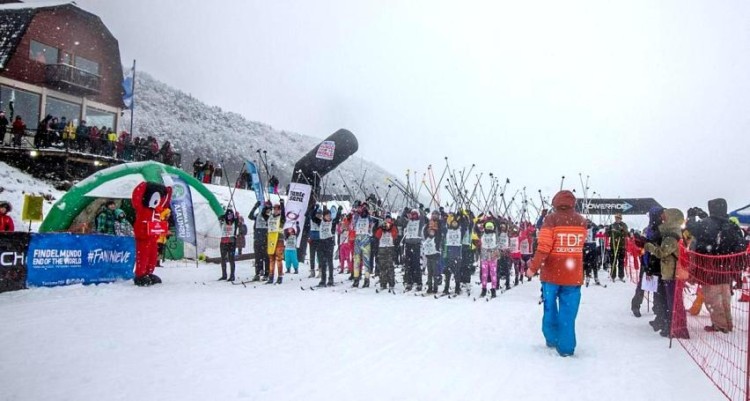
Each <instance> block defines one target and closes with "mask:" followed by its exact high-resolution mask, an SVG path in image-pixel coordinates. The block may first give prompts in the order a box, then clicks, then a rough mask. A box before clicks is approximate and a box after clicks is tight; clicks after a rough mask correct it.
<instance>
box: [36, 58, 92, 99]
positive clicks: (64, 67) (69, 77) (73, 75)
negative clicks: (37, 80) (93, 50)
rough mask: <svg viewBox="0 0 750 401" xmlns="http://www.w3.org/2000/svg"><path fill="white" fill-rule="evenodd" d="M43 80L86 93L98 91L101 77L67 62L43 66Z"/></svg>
mask: <svg viewBox="0 0 750 401" xmlns="http://www.w3.org/2000/svg"><path fill="white" fill-rule="evenodd" d="M44 78H45V82H47V83H50V84H56V85H62V86H66V87H68V88H69V89H74V90H75V89H78V90H80V91H84V92H88V93H99V88H100V86H101V77H99V76H98V75H96V74H92V73H90V72H88V71H84V70H82V69H80V68H76V67H75V66H72V65H68V64H48V65H46V66H45V76H44Z"/></svg>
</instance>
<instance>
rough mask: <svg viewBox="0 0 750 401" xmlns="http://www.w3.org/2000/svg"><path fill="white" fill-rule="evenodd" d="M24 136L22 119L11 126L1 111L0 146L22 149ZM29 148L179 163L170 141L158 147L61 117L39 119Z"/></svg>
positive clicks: (145, 140) (148, 139) (155, 143)
mask: <svg viewBox="0 0 750 401" xmlns="http://www.w3.org/2000/svg"><path fill="white" fill-rule="evenodd" d="M9 126H10V131H8V127H9ZM6 134H8V135H6ZM6 136H7V137H8V138H6ZM24 136H32V135H29V134H27V127H26V124H25V122H24V121H23V118H22V117H21V116H15V119H14V121H13V124H10V121H9V120H8V119H7V117H6V116H5V114H4V113H3V112H2V111H0V139H1V140H2V145H3V146H13V147H24V145H23V137H24ZM30 145H31V146H33V147H34V148H37V149H44V148H57V149H66V150H74V151H79V152H84V153H90V154H94V155H100V156H107V157H115V158H118V159H121V160H126V161H145V160H154V161H158V162H161V163H164V164H168V165H176V164H177V163H179V158H178V157H176V154H175V151H174V149H173V148H172V144H171V142H170V141H165V142H164V143H163V144H162V145H161V146H159V142H158V141H157V139H156V138H154V137H152V136H147V137H145V138H143V137H133V136H132V135H131V134H130V133H128V132H127V131H122V132H120V133H119V134H118V133H117V132H115V130H114V129H113V128H111V127H106V126H101V127H97V126H88V125H87V124H86V120H81V121H80V122H79V123H78V124H77V125H76V124H75V123H74V121H72V120H68V119H67V118H66V117H64V116H63V117H60V118H57V117H54V116H52V115H47V116H46V117H45V118H44V119H43V120H41V121H40V122H39V124H38V125H37V129H36V131H35V132H34V133H33V142H31V143H30Z"/></svg>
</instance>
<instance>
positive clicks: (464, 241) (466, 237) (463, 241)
mask: <svg viewBox="0 0 750 401" xmlns="http://www.w3.org/2000/svg"><path fill="white" fill-rule="evenodd" d="M461 245H471V232H467V233H466V235H464V237H463V238H461Z"/></svg>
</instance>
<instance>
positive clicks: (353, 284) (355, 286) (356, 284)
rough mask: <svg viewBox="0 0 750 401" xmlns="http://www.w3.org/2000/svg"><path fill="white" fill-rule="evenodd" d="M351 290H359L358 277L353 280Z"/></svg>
mask: <svg viewBox="0 0 750 401" xmlns="http://www.w3.org/2000/svg"><path fill="white" fill-rule="evenodd" d="M353 280H354V281H353V282H352V288H359V277H357V278H355V279H353Z"/></svg>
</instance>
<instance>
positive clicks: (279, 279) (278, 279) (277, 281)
mask: <svg viewBox="0 0 750 401" xmlns="http://www.w3.org/2000/svg"><path fill="white" fill-rule="evenodd" d="M283 279H284V276H279V278H277V279H276V284H281V282H282V281H284V280H283Z"/></svg>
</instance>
